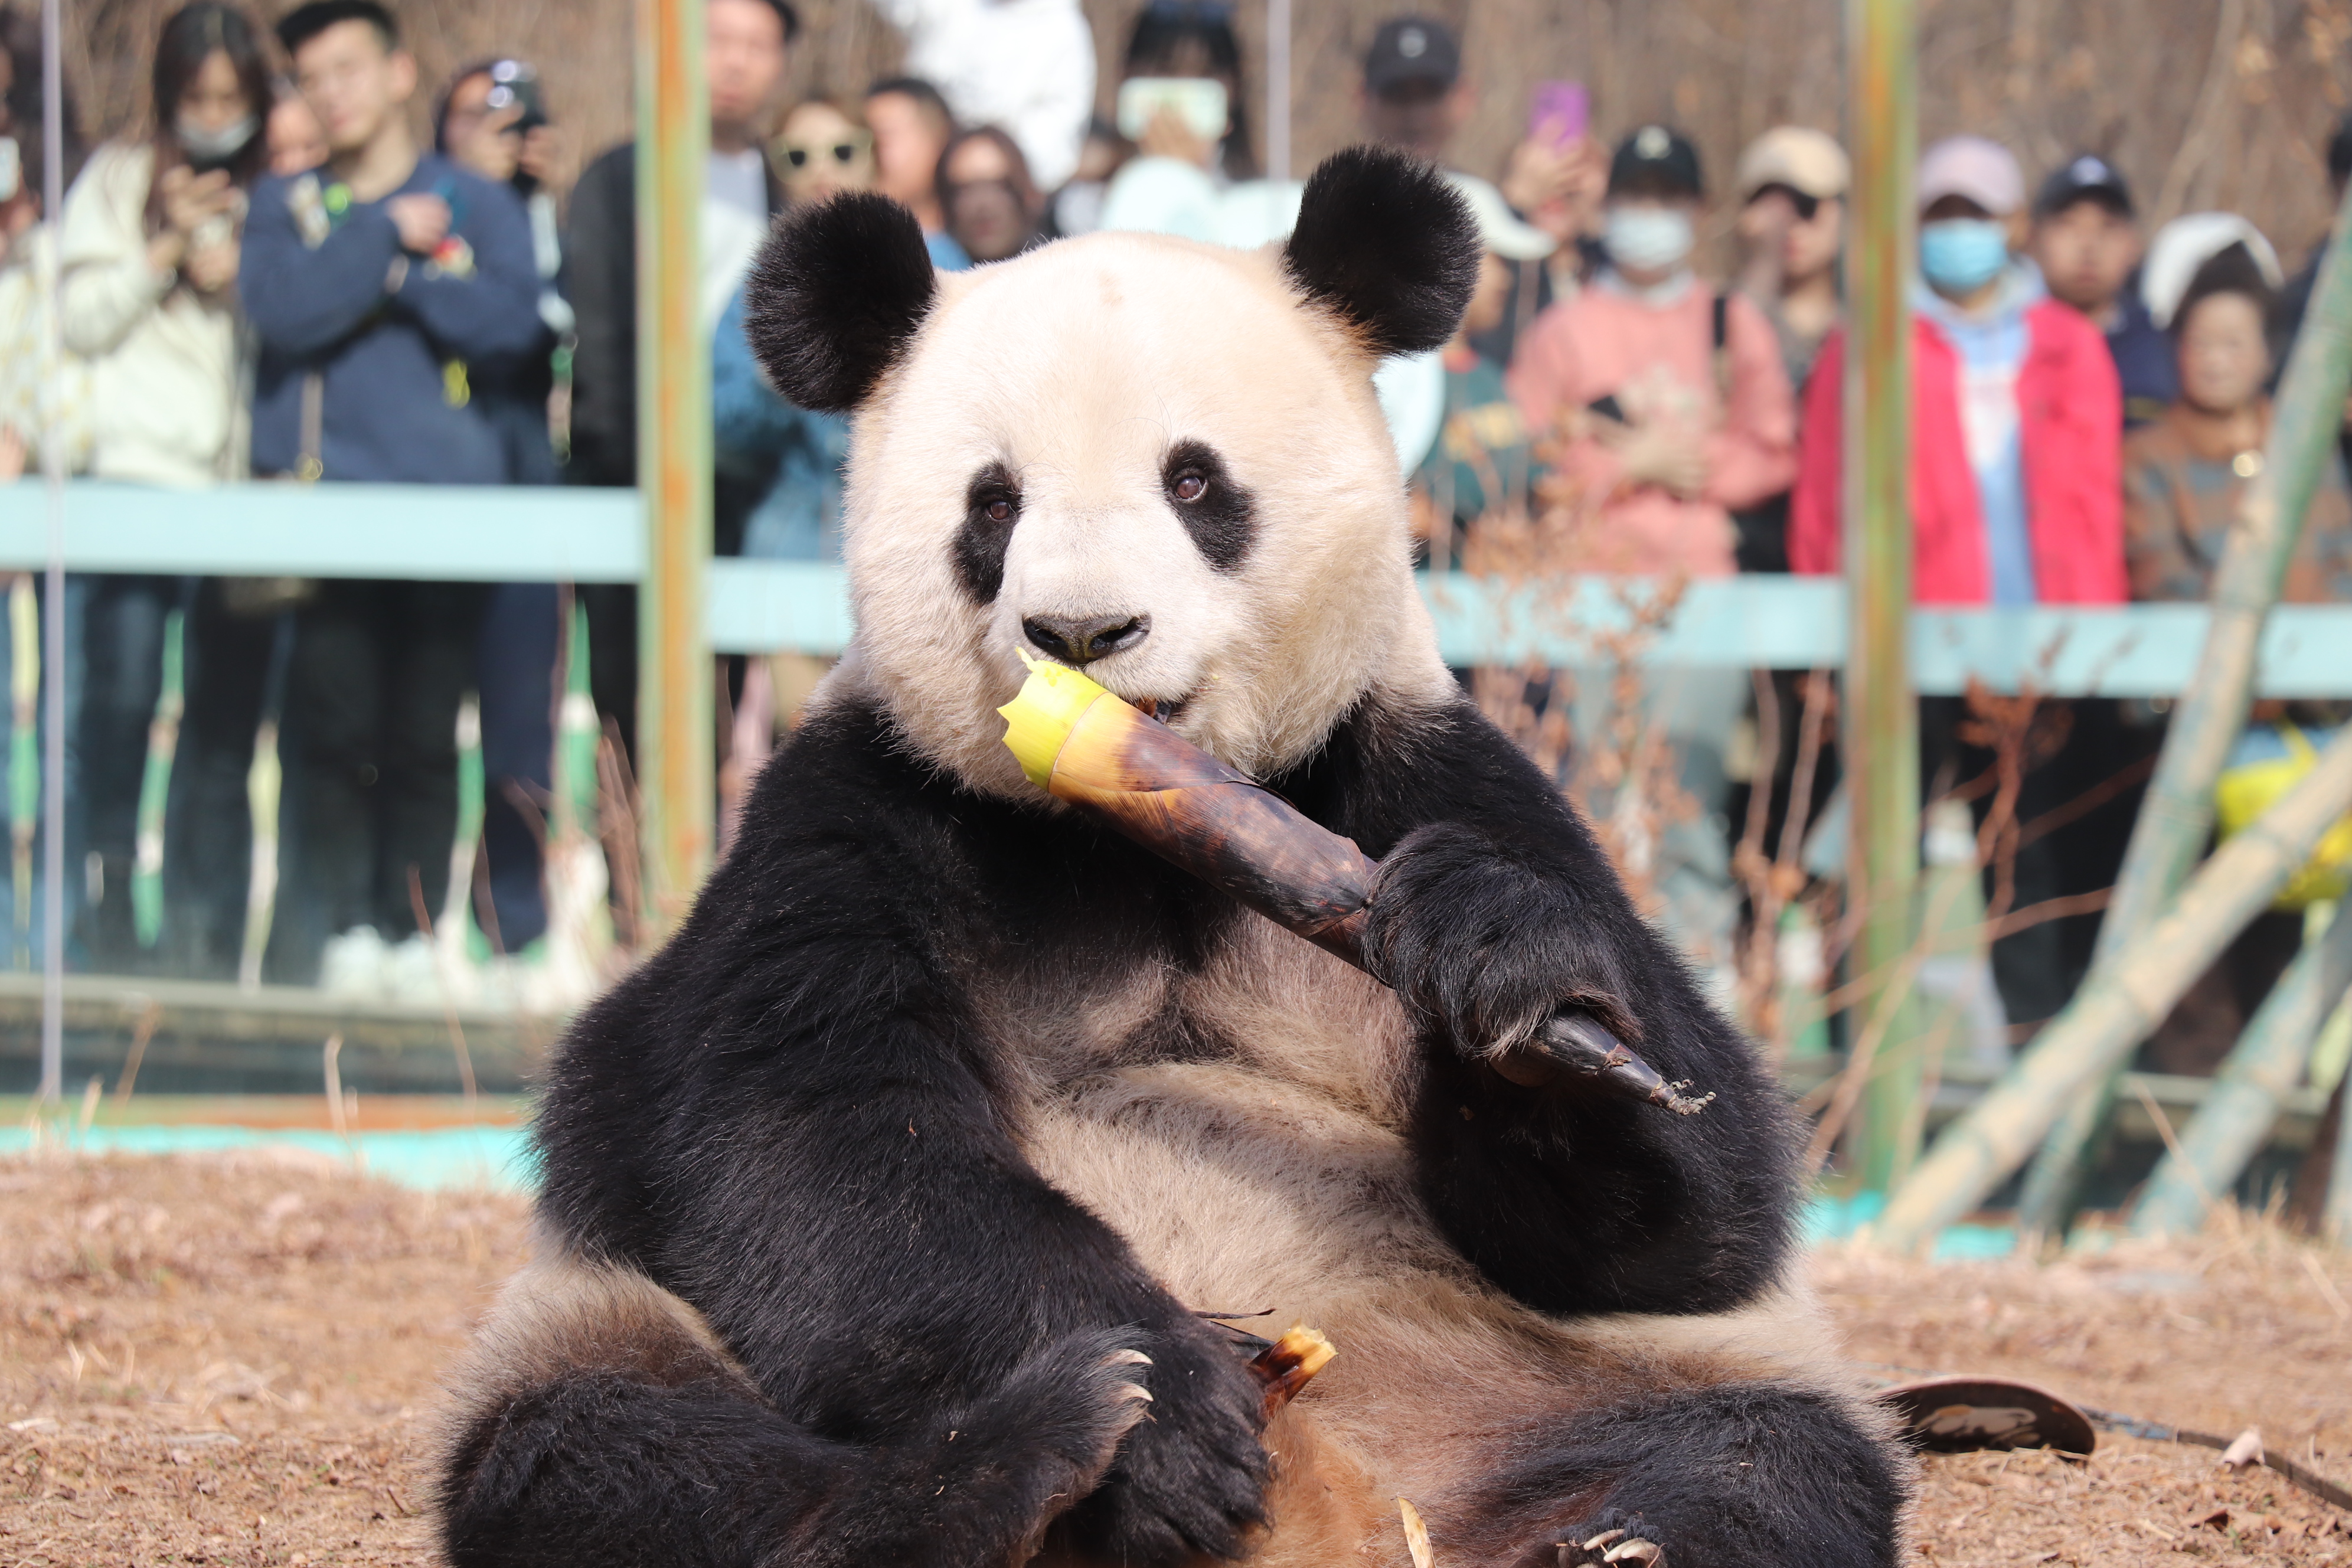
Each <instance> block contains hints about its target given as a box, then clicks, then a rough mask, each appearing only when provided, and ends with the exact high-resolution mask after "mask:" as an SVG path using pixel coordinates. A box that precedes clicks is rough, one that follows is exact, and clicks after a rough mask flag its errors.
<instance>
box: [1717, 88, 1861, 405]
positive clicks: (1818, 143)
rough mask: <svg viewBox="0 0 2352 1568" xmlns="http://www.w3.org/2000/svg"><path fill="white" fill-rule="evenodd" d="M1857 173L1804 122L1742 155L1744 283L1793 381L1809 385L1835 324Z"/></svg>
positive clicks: (1786, 127)
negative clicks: (1849, 186) (1841, 255)
mask: <svg viewBox="0 0 2352 1568" xmlns="http://www.w3.org/2000/svg"><path fill="white" fill-rule="evenodd" d="M1851 176H1852V166H1851V165H1850V164H1849V163H1848V162H1847V160H1846V155H1845V149H1844V148H1843V147H1841V146H1839V145H1838V144H1837V142H1836V141H1835V140H1834V139H1833V138H1832V137H1830V136H1828V135H1825V134H1823V133H1822V132H1819V131H1813V130H1809V129H1807V128H1805V127H1803V126H1799V125H1781V126H1776V127H1775V128H1774V129H1772V130H1770V131H1767V132H1764V134H1763V135H1761V136H1759V137H1758V138H1757V139H1756V140H1755V141H1754V142H1750V143H1749V144H1748V151H1747V152H1745V153H1741V154H1740V157H1739V177H1738V182H1737V183H1738V192H1739V242H1740V247H1741V249H1742V251H1743V253H1744V256H1745V259H1744V260H1743V262H1742V264H1741V266H1740V269H1739V280H1738V288H1739V291H1740V292H1741V293H1743V294H1745V295H1747V296H1748V299H1750V300H1754V301H1755V303H1756V307H1757V309H1759V310H1762V311H1763V312H1764V319H1765V320H1767V321H1770V322H1771V323H1772V331H1773V332H1774V334H1775V335H1776V336H1778V337H1779V339H1780V360H1781V363H1784V364H1785V365H1787V366H1788V370H1789V384H1790V386H1796V387H1801V386H1803V385H1804V384H1805V378H1806V377H1807V376H1808V375H1810V374H1811V373H1812V368H1813V356H1814V355H1816V354H1818V353H1821V348H1822V339H1824V338H1826V337H1828V336H1829V335H1830V329H1831V328H1832V327H1834V326H1835V325H1837V321H1838V313H1839V310H1840V306H1841V299H1840V294H1839V289H1838V250H1839V248H1840V247H1841V246H1842V245H1843V243H1844V240H1845V192H1846V183H1847V181H1848V180H1849V178H1851Z"/></svg>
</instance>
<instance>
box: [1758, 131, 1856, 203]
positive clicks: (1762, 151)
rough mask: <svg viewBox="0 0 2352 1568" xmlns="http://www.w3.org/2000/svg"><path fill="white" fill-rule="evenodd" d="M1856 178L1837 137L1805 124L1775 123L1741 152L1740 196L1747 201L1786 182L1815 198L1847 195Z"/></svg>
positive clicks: (1791, 187)
mask: <svg viewBox="0 0 2352 1568" xmlns="http://www.w3.org/2000/svg"><path fill="white" fill-rule="evenodd" d="M1852 181H1853V163H1852V162H1851V161H1850V160H1849V159H1848V158H1847V157H1846V155H1845V149H1844V148H1843V147H1841V146H1839V145H1838V144H1837V139H1836V138H1835V137H1833V136H1831V135H1829V134H1828V133H1826V132H1820V131H1814V130H1811V129H1809V128H1807V127H1805V126H1802V125H1776V126H1774V127H1773V128H1772V129H1771V130H1769V131H1767V132H1764V134H1763V135H1761V136H1759V137H1758V138H1756V140H1755V141H1753V142H1749V143H1748V151H1746V152H1745V153H1741V154H1739V177H1738V179H1737V180H1735V181H1734V182H1733V184H1736V185H1737V186H1738V190H1739V199H1740V200H1741V201H1746V200H1748V198H1749V197H1750V196H1753V195H1755V194H1756V193H1757V192H1759V191H1760V190H1762V189H1763V188H1764V187H1765V186H1767V185H1786V186H1788V187H1789V188H1790V190H1792V191H1798V192H1801V193H1802V194H1804V195H1809V196H1811V197H1812V198H1814V199H1815V200H1816V201H1824V202H1825V201H1828V200H1830V199H1831V198H1832V197H1833V196H1842V195H1845V188H1846V186H1847V185H1848V184H1851V183H1852Z"/></svg>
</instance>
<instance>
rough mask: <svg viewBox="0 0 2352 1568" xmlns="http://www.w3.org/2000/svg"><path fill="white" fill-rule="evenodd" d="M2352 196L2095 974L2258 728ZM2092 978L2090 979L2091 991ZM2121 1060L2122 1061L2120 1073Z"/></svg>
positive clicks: (2326, 390) (2318, 432) (2310, 487)
mask: <svg viewBox="0 0 2352 1568" xmlns="http://www.w3.org/2000/svg"><path fill="white" fill-rule="evenodd" d="M2347 253H2352V196H2347V199H2346V201H2345V202H2344V204H2343V205H2342V207H2341V208H2340V209H2339V210H2338V211H2337V213H2336V227H2335V231H2334V233H2333V235H2332V236H2331V237H2330V239H2329V242H2328V247H2327V254H2326V260H2324V261H2323V262H2322V263H2321V265H2320V268H2319V277H2318V279H2317V280H2316V283H2315V286H2314V288H2313V289H2312V291H2311V305H2310V309H2309V310H2308V311H2307V312H2306V313H2305V316H2304V320H2303V331H2302V334H2301V335H2300V336H2299V337H2297V338H2296V340H2295V344H2294V352H2293V353H2291V354H2290V355H2289V356H2288V358H2287V363H2286V374H2285V377H2284V380H2282V381H2281V383H2280V384H2279V395H2278V403H2277V412H2276V414H2275V416H2273V419H2272V421H2271V434H2270V439H2269V441H2268V442H2267V443H2266V444H2265V446H2264V447H2263V466H2262V469H2261V471H2260V472H2258V473H2257V474H2256V475H2255V476H2254V478H2253V479H2252V482H2250V483H2249V484H2248V485H2247V486H2246V489H2245V494H2244V498H2243V500H2242V501H2241V502H2240V504H2239V508H2238V517H2237V526H2236V527H2234V528H2232V529H2231V531H2230V542H2229V544H2228V545H2227V547H2226V548H2225V549H2224V550H2223V552H2222V555H2221V567H2220V569H2219V570H2218V571H2216V572H2215V574H2214V577H2213V595H2212V619H2211V621H2210V624H2209V626H2208V629H2207V631H2206V634H2205V647H2204V651H2203V653H2202V654H2201V655H2200V657H2199V659H2198V666H2197V674H2196V676H2195V678H2194V679H2191V680H2190V682H2189V689H2188V690H2187V691H2186V692H2184V693H2182V695H2181V699H2180V701H2179V705H2178V706H2176V707H2175V708H2174V710H2173V714H2172V723H2171V726H2170V728H2169V729H2168V731H2166V733H2165V737H2164V751H2163V752H2162V754H2161V755H2160V756H2159V757H2158V760H2157V767H2156V776H2155V777H2154V778H2153V779H2152V780H2151V781H2150V782H2149V784H2148V788H2147V801H2146V804H2144V805H2142V806H2141V807H2140V814H2139V820H2138V821H2137V823H2136V824H2135V825H2134V826H2133V828H2132V837H2131V845H2130V847H2129V848H2128V849H2127V850H2126V853H2125V856H2124V864H2123V869H2122V871H2121V872H2120V873H2119V874H2118V875H2117V877H2116V889H2115V895H2114V897H2113V899H2112V900H2110V901H2109V902H2108V905H2107V911H2106V915H2105V919H2104V920H2103V921H2101V923H2100V928H2099V944H2098V947H2097V949H2096V951H2095V952H2094V954H2093V956H2092V963H2091V973H2092V976H2093V977H2094V978H2095V977H2096V976H2097V975H2098V974H2100V973H2102V972H2103V971H2105V969H2107V968H2109V967H2111V966H2112V965H2113V964H2114V963H2116V959H2117V957H2118V956H2119V955H2120V954H2121V953H2122V952H2123V951H2124V949H2125V947H2126V944H2127V943H2129V942H2131V941H2132V940H2133V939H2135V938H2136V937H2137V936H2138V935H2139V934H2140V932H2141V931H2145V930H2146V929H2147V926H2148V925H2149V923H2150V922H2151V921H2154V920H2155V919H2156V917H2157V914H2158V911H2159V910H2162V909H2163V908H2164V906H2165V904H2166V902H2167V901H2168V900H2169V899H2170V898H2171V897H2172V894H2173V892H2174V890H2175V889H2178V888H2179V886H2180V885H2181V883H2182V882H2183V881H2184V880H2186V879H2187V878H2188V876H2189V868H2191V867H2193V866H2195V865H2196V864H2197V858H2198V856H2200V855H2201V854H2203V853H2204V850H2205V840H2206V836H2207V835H2208V834H2209V833H2210V831H2211V829H2212V826H2213V785H2214V782H2215V781H2216V780H2218V779H2219V778H2220V777H2221V769H2222V767H2223V765H2224V764H2225V763H2227V762H2228V760H2229V755H2230V748H2231V746H2233V745H2235V744H2236V743H2237V739H2238V735H2239V732H2240V731H2242V730H2243V729H2244V728H2245V723H2246V712H2247V709H2248V707H2249V706H2250V704H2251V701H2252V686H2253V675H2254V661H2255V656H2256V654H2257V652H2258V651H2259V649H2260V647H2261V643H2262V635H2263V622H2264V621H2265V620H2266V619H2267V618H2268V617H2269V615H2270V610H2271V606H2272V605H2273V604H2275V603H2277V601H2278V595H2279V587H2280V585H2281V584H2283V583H2284V581H2285V578H2286V568H2287V563H2288V561H2289V560H2291V559H2292V558H2293V556H2294V547H2295V542H2296V541H2297V540H2298V539H2299V538H2301V537H2302V534H2303V522H2304V514H2305V512H2306V511H2307V510H2310V506H2311V498H2312V495H2313V492H2314V491H2315V490H2316V489H2318V486H2319V480H2320V476H2321V475H2322V474H2324V473H2325V472H2326V466H2327V463H2328V462H2329V460H2330V459H2331V458H2333V457H2334V455H2335V452H2336V435H2337V433H2338V432H2339V431H2340V430H2341V429H2342V428H2343V423H2344V395H2345V390H2346V387H2347V383H2352V254H2347ZM2086 983H2087V982H2086ZM2121 1067H2122V1064H2120V1063H2119V1064H2117V1069H2116V1070H2117V1071H2118V1072H2119V1071H2120V1070H2121ZM2115 1086H2116V1075H2115V1074H2114V1073H2110V1074H2106V1075H2104V1076H2103V1077H2101V1078H2100V1079H2096V1080H2095V1081H2094V1082H2093V1083H2091V1084H2089V1085H2087V1086H2085V1087H2084V1089H2082V1090H2081V1091H2079V1092H2078V1093H2076V1094H2075V1095H2074V1097H2073V1098H2071V1099H2070V1100H2068V1102H2067V1105H2066V1108H2065V1110H2064V1114H2063V1116H2062V1117H2061V1118H2060V1120H2059V1122H2058V1124H2057V1126H2056V1127H2055V1128H2054V1129H2053V1131H2052V1132H2051V1135H2050V1137H2049V1138H2048V1139H2047V1140H2046V1141H2045V1142H2043V1144H2042V1151H2041V1152H2040V1154H2039V1155H2038V1156H2037V1157H2036V1158H2035V1160H2034V1163H2033V1168H2032V1171H2031V1172H2029V1173H2028V1174H2027V1176H2026V1183H2025V1192H2024V1195H2023V1196H2022V1197H2021V1199H2020V1200H2019V1204H2018V1224H2019V1226H2020V1227H2021V1228H2022V1229H2024V1230H2027V1231H2029V1232H2034V1233H2038V1234H2042V1235H2058V1234H2063V1232H2064V1231H2065V1229H2066V1227H2067V1226H2068V1225H2069V1224H2070V1223H2071V1222H2072V1220H2073V1217H2074V1204H2075V1199H2076V1195H2077V1194H2078V1193H2079V1191H2080V1189H2081V1185H2082V1176H2083V1170H2084V1163H2085V1160H2086V1158H2087V1156H2088V1154H2089V1152H2090V1151H2091V1149H2092V1146H2093V1144H2094V1143H2095V1140H2096V1137H2097V1134H2098V1131H2099V1128H2100V1127H2101V1126H2102V1125H2103V1124H2104V1122H2105V1120H2106V1116H2107V1111H2108V1108H2109V1107H2110V1105H2112V1103H2113V1102H2114V1099H2115Z"/></svg>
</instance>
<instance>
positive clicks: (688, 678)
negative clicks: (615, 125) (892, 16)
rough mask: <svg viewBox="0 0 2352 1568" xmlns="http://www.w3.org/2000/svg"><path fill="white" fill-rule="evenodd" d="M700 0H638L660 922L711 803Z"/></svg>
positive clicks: (651, 882)
mask: <svg viewBox="0 0 2352 1568" xmlns="http://www.w3.org/2000/svg"><path fill="white" fill-rule="evenodd" d="M702 50H703V5H702V0H638V5H637V82H638V88H637V153H636V180H637V187H636V188H637V344H638V350H637V474H638V479H637V483H638V489H639V493H640V494H641V495H642V496H643V497H644V500H645V508H646V578H645V582H644V584H643V585H642V586H641V587H640V589H639V591H638V594H637V637H638V653H637V671H638V674H637V757H636V774H637V782H638V784H639V785H640V788H641V790H642V793H643V798H644V802H645V822H644V824H643V829H644V835H645V837H644V845H645V866H646V892H647V895H648V897H647V902H648V904H649V905H650V906H651V907H650V908H649V909H648V910H647V911H646V912H647V913H648V914H649V915H651V917H652V918H653V921H654V926H655V930H656V931H666V930H667V929H668V928H669V926H670V925H672V924H673V923H675V922H676V921H677V920H679V919H682V918H683V917H684V915H685V913H686V909H687V906H688V903H689V902H691V900H693V898H694V893H695V889H697V888H698V887H699V886H700V885H701V882H702V877H703V873H704V872H705V871H707V870H709V867H710V852H711V843H712V836H713V832H714V828H715V826H716V825H715V821H714V813H715V811H716V808H717V801H716V795H715V791H716V788H717V785H716V782H715V780H714V778H713V776H712V769H713V766H714V763H715V759H714V756H713V752H714V746H713V742H712V738H711V737H712V731H711V724H712V719H711V659H710V652H709V647H708V646H707V645H706V643H705V641H704V637H703V601H704V595H705V590H706V579H707V578H708V577H709V566H710V341H709V335H708V334H707V333H705V332H704V331H702V328H701V304H700V301H701V297H702V296H701V291H702V279H701V250H702V246H701V235H702V191H703V184H704V177H705V165H706V164H707V163H708V162H709V152H710V88H709V82H708V81H707V80H705V79H704V77H703V71H702Z"/></svg>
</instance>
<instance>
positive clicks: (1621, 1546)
mask: <svg viewBox="0 0 2352 1568" xmlns="http://www.w3.org/2000/svg"><path fill="white" fill-rule="evenodd" d="M1601 1562H1603V1563H1635V1564H1638V1565H1639V1568H1666V1549H1665V1548H1664V1547H1663V1546H1661V1545H1659V1544H1658V1543H1657V1542H1654V1541H1643V1540H1642V1539H1641V1538H1640V1537H1638V1536H1636V1537H1635V1538H1633V1540H1631V1541H1621V1542H1618V1543H1617V1544H1616V1545H1614V1546H1612V1547H1611V1548H1610V1549H1609V1550H1608V1551H1607V1552H1604V1553H1603V1554H1602V1555H1601Z"/></svg>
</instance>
